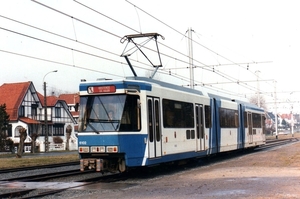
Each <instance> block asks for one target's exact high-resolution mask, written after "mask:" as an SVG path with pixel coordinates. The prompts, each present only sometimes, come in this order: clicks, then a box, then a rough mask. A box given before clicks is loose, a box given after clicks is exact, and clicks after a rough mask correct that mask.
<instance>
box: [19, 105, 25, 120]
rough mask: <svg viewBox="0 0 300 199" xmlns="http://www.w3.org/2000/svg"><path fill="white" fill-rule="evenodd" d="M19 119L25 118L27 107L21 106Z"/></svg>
mask: <svg viewBox="0 0 300 199" xmlns="http://www.w3.org/2000/svg"><path fill="white" fill-rule="evenodd" d="M19 117H25V107H24V106H20V108H19Z"/></svg>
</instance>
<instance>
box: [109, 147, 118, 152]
mask: <svg viewBox="0 0 300 199" xmlns="http://www.w3.org/2000/svg"><path fill="white" fill-rule="evenodd" d="M106 152H107V153H118V147H117V146H107V147H106Z"/></svg>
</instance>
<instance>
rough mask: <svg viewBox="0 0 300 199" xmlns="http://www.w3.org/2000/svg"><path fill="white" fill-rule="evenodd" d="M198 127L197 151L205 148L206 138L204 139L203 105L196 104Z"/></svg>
mask: <svg viewBox="0 0 300 199" xmlns="http://www.w3.org/2000/svg"><path fill="white" fill-rule="evenodd" d="M195 109H196V110H195V112H196V128H197V139H196V140H197V151H202V150H204V149H205V139H204V137H205V136H204V124H203V105H202V104H196V107H195Z"/></svg>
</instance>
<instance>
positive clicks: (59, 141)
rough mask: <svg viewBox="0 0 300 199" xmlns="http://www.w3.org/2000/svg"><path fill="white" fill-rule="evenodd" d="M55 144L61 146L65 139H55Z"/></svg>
mask: <svg viewBox="0 0 300 199" xmlns="http://www.w3.org/2000/svg"><path fill="white" fill-rule="evenodd" d="M53 142H54V143H55V144H61V143H63V139H62V138H61V137H53Z"/></svg>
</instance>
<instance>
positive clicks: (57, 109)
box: [55, 107, 61, 118]
mask: <svg viewBox="0 0 300 199" xmlns="http://www.w3.org/2000/svg"><path fill="white" fill-rule="evenodd" d="M55 117H56V118H61V108H60V107H55Z"/></svg>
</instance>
